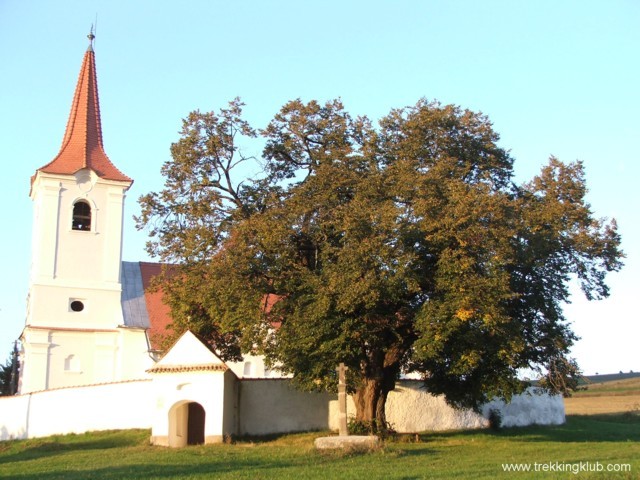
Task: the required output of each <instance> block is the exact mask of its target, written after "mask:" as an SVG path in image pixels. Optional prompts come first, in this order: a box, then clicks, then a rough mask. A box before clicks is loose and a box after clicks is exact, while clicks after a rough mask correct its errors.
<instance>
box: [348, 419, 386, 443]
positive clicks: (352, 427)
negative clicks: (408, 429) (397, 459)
mask: <svg viewBox="0 0 640 480" xmlns="http://www.w3.org/2000/svg"><path fill="white" fill-rule="evenodd" d="M347 430H348V431H349V435H377V436H378V437H379V438H381V439H383V440H384V439H386V438H389V437H393V436H395V435H396V431H395V430H394V429H393V425H392V424H390V423H389V422H384V423H382V424H381V422H378V420H377V419H373V420H367V421H364V420H356V419H355V417H350V418H349V421H348V422H347Z"/></svg>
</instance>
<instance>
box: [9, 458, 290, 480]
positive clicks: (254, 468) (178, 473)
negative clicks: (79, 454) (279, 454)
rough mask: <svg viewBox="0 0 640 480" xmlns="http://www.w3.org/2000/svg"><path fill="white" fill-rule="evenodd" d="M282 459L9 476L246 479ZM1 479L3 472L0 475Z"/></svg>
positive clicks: (280, 469) (277, 469) (277, 470)
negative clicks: (240, 476) (229, 476)
mask: <svg viewBox="0 0 640 480" xmlns="http://www.w3.org/2000/svg"><path fill="white" fill-rule="evenodd" d="M293 466H294V465H288V464H286V463H284V462H280V463H273V464H266V463H263V462H260V463H256V462H244V461H242V460H238V459H236V460H234V462H233V463H232V464H221V463H214V462H208V463H206V464H200V465H180V464H162V465H152V464H135V465H126V466H125V465H119V466H113V467H100V468H94V469H92V468H91V467H90V466H87V468H86V469H83V470H67V469H64V468H58V469H52V470H50V471H47V472H38V473H25V474H20V473H13V474H12V475H11V478H12V479H21V480H32V479H33V480H36V479H38V480H54V479H64V480H86V479H90V478H100V479H107V480H108V479H118V480H121V479H127V480H130V479H131V480H135V479H145V480H146V479H153V478H158V479H162V478H218V477H219V476H222V475H225V474H229V473H232V472H242V474H243V476H244V477H245V478H252V477H253V478H258V477H259V478H277V477H278V476H281V475H282V474H283V473H284V472H286V469H287V468H289V467H293ZM0 478H4V477H2V475H1V474H0Z"/></svg>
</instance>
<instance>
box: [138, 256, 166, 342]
mask: <svg viewBox="0 0 640 480" xmlns="http://www.w3.org/2000/svg"><path fill="white" fill-rule="evenodd" d="M140 273H141V274H142V286H143V288H144V299H145V303H146V305H147V314H148V315H149V330H148V332H147V335H148V337H149V341H150V342H151V347H152V348H153V349H154V350H162V343H163V340H164V339H165V338H167V337H168V336H169V334H170V332H169V331H168V327H169V325H170V324H171V321H172V319H171V308H169V306H168V305H167V304H165V303H164V302H163V301H162V296H163V292H162V290H160V289H157V290H153V289H150V287H151V282H152V281H153V278H154V277H157V276H158V275H160V274H161V273H162V264H161V263H150V262H140Z"/></svg>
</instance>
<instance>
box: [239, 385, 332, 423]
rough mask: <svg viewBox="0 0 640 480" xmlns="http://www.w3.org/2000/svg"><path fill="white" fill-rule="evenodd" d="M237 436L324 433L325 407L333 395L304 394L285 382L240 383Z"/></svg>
mask: <svg viewBox="0 0 640 480" xmlns="http://www.w3.org/2000/svg"><path fill="white" fill-rule="evenodd" d="M239 395H240V398H239V402H238V403H239V416H238V428H237V432H238V434H240V435H266V434H270V433H285V432H300V431H305V430H326V429H327V428H328V426H329V423H330V417H329V404H330V401H331V400H332V399H335V398H337V395H332V394H328V393H305V392H300V391H298V390H295V389H293V388H292V387H291V386H290V385H289V381H288V380H271V379H260V380H257V379H256V380H243V381H241V382H240V388H239Z"/></svg>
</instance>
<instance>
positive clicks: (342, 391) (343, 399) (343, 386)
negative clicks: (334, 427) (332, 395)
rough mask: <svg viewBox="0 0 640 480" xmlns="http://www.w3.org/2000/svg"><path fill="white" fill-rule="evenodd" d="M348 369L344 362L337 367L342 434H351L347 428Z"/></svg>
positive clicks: (339, 424) (340, 428)
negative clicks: (346, 375)
mask: <svg viewBox="0 0 640 480" xmlns="http://www.w3.org/2000/svg"><path fill="white" fill-rule="evenodd" d="M347 370H349V369H348V368H347V367H345V366H344V363H340V366H339V367H338V368H336V372H338V420H339V423H338V432H339V435H340V436H347V435H349V431H348V430H347V380H346V377H345V373H346V371H347Z"/></svg>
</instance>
